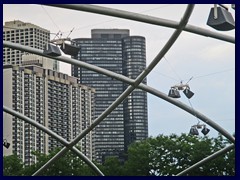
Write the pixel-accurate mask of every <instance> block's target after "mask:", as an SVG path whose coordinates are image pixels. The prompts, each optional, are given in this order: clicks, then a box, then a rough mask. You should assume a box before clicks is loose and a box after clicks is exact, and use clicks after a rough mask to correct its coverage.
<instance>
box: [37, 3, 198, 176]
mask: <svg viewBox="0 0 240 180" xmlns="http://www.w3.org/2000/svg"><path fill="white" fill-rule="evenodd" d="M193 8H194V5H188V6H187V9H186V11H185V13H184V16H183V18H182V20H181V21H180V23H179V29H177V30H175V31H174V33H173V34H172V36H171V37H170V39H169V40H168V41H167V43H166V44H165V46H164V47H163V49H162V50H161V51H160V52H159V53H158V55H157V56H156V57H155V58H154V60H153V61H152V62H151V63H150V65H149V66H148V67H147V68H146V69H145V70H144V71H143V72H142V73H141V74H140V75H139V76H138V77H137V78H136V80H135V81H134V84H133V85H129V86H128V88H127V89H126V90H125V91H124V92H123V93H122V94H121V95H120V96H119V97H118V98H117V99H116V100H115V101H114V102H113V103H112V104H111V105H110V106H109V107H108V108H107V109H106V110H105V111H104V112H103V113H102V114H101V115H100V116H99V117H98V118H96V119H95V120H94V121H93V123H92V124H91V125H90V126H89V127H88V128H86V129H84V130H83V132H82V133H81V134H79V135H78V136H77V137H76V138H75V139H74V140H73V141H72V142H71V143H70V145H69V146H70V147H71V146H74V145H75V144H76V143H78V141H80V140H81V139H82V138H83V137H84V136H85V135H86V134H87V133H89V132H90V131H91V130H92V129H93V128H94V127H96V126H97V125H98V124H99V123H100V122H101V121H103V119H104V118H105V117H107V116H108V115H109V114H110V113H111V112H112V111H113V110H114V109H115V108H116V107H117V106H118V105H119V104H120V103H121V102H122V101H123V100H124V99H125V98H126V97H127V96H128V95H129V94H131V92H132V91H133V90H134V89H135V88H136V87H137V86H138V85H139V84H140V83H141V81H142V80H143V79H144V78H145V77H146V76H147V75H148V74H149V73H150V72H151V70H152V69H153V68H154V67H155V66H156V65H157V64H158V62H159V61H160V60H161V59H162V58H163V57H164V55H165V54H166V53H167V52H168V50H169V49H170V48H171V47H172V45H173V44H174V43H175V41H176V40H177V38H178V37H179V36H180V34H181V32H182V29H183V28H184V27H185V26H186V24H187V22H188V19H189V18H190V16H191V13H192V11H193ZM66 148H67V147H64V148H63V149H62V151H61V152H65V151H66V150H65V149H66ZM61 152H60V153H58V154H56V155H55V156H54V158H55V159H57V158H59V157H61V156H62V153H61ZM54 158H52V159H50V160H49V161H48V162H47V163H46V164H45V165H44V166H42V167H41V168H39V170H38V172H39V173H40V172H41V171H42V170H43V169H44V168H46V167H48V166H50V165H51V163H53V162H54V161H55V159H54Z"/></svg>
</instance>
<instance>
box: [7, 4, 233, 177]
mask: <svg viewBox="0 0 240 180" xmlns="http://www.w3.org/2000/svg"><path fill="white" fill-rule="evenodd" d="M51 6H56V7H63V8H70V9H76V10H82V11H88V12H94V13H99V14H105V15H111V16H116V17H122V18H125V19H132V20H136V21H141V22H146V23H150V24H156V23H153V22H154V20H153V19H152V18H154V17H151V18H149V19H151V20H152V22H150V21H148V20H144V17H142V16H144V15H139V14H138V16H136V13H130V12H126V11H120V10H117V11H116V10H114V9H111V8H107V9H105V8H103V7H99V6H93V5H51ZM91 8H92V9H91ZM193 8H194V5H188V7H187V9H186V11H185V14H184V16H183V18H182V19H181V21H180V22H179V23H176V22H171V21H169V20H163V19H160V18H156V19H158V21H159V22H160V23H158V24H156V25H161V26H167V27H171V28H175V29H176V30H175V32H174V33H173V34H172V36H171V37H170V39H169V40H168V42H167V43H166V45H165V46H164V47H163V49H162V50H161V51H160V52H159V54H158V55H157V56H156V57H155V58H154V60H153V61H152V62H151V64H150V65H149V66H148V67H147V68H146V69H145V70H144V71H143V72H142V73H141V74H140V75H139V76H138V77H137V78H136V79H135V80H132V79H130V78H127V77H125V76H123V75H120V74H116V73H114V72H111V71H108V70H106V69H103V68H99V67H96V66H93V65H90V64H87V63H84V62H79V61H76V60H74V59H70V58H66V57H62V56H61V57H56V58H54V59H56V60H59V61H63V62H67V63H70V64H74V65H77V66H82V67H85V68H87V69H91V70H93V71H96V72H99V73H102V74H105V75H108V76H110V77H113V78H115V79H118V80H120V81H123V82H126V83H128V84H130V85H129V87H128V88H127V89H126V90H125V91H124V92H123V93H122V94H121V95H120V96H119V97H118V98H117V99H116V100H115V101H114V102H113V103H112V104H111V105H110V106H109V107H108V108H107V109H106V110H105V111H104V112H103V113H102V114H101V115H100V116H99V117H98V118H97V119H95V121H94V122H93V123H92V124H91V125H90V127H88V128H86V129H85V130H84V131H83V132H82V133H81V134H79V135H78V136H77V137H76V138H75V139H74V140H73V141H72V142H67V141H66V140H64V139H63V138H61V137H59V136H58V135H56V134H55V133H53V132H51V130H48V129H47V128H46V127H44V126H43V127H42V126H41V125H39V124H38V123H36V122H35V123H33V122H31V119H29V118H28V119H27V117H24V116H23V115H21V114H20V113H17V112H14V111H13V110H10V109H9V108H7V107H4V111H5V112H7V113H10V114H12V115H15V116H17V117H19V118H21V119H22V120H24V121H27V122H29V123H31V124H32V125H34V126H35V127H37V128H39V129H41V130H43V131H44V132H46V133H48V134H49V135H51V136H53V137H54V138H56V139H57V140H58V141H60V142H61V143H62V144H63V145H64V146H65V147H64V148H63V149H62V150H61V151H60V152H59V153H58V154H56V155H55V156H54V157H53V158H52V159H50V160H49V161H48V162H47V163H46V164H45V165H44V166H42V167H41V168H40V169H39V170H38V171H37V172H35V173H34V174H33V175H38V174H39V173H41V172H42V171H43V170H44V169H46V168H47V167H49V165H51V163H53V162H55V161H56V160H57V159H58V158H60V157H61V156H62V155H63V154H65V153H66V152H67V151H68V150H69V149H71V150H72V151H74V152H75V153H77V155H79V157H80V158H81V159H83V160H84V161H85V162H86V163H87V164H88V165H89V166H90V167H91V168H92V169H93V170H94V171H95V172H97V173H98V174H99V175H103V173H102V172H101V171H100V170H99V169H98V168H97V167H96V166H95V165H94V164H93V163H92V162H91V161H90V160H88V159H87V158H86V157H85V156H84V155H83V154H82V153H81V152H80V151H78V150H77V149H76V148H75V147H74V145H75V144H76V143H77V142H78V141H79V140H81V138H83V137H84V136H85V135H86V134H87V133H89V132H90V131H91V130H92V129H93V128H94V127H96V126H97V125H98V124H99V123H100V122H101V121H102V120H104V118H105V117H107V115H108V114H109V113H111V111H113V110H114V109H115V108H116V107H117V106H118V105H119V104H120V103H121V102H122V101H123V100H124V99H125V98H126V97H127V96H128V95H129V94H130V93H131V92H132V91H133V90H134V89H135V88H140V89H142V90H145V91H147V92H149V93H151V94H153V95H155V96H158V97H160V98H162V99H164V100H166V101H168V102H170V103H172V104H174V105H176V106H178V107H180V108H182V109H183V110H185V111H187V112H189V113H191V114H192V115H196V116H197V117H198V118H199V119H201V120H203V121H204V122H205V123H207V124H209V125H210V126H212V127H213V128H214V129H216V130H217V131H219V132H221V133H222V134H223V135H224V136H225V137H227V138H228V139H229V140H230V141H231V142H233V143H235V138H234V137H233V136H232V135H231V134H229V133H228V132H227V131H226V130H224V129H223V128H222V127H220V126H219V125H217V124H216V123H215V122H214V121H212V120H210V119H209V118H207V117H206V116H204V115H202V114H201V113H199V112H197V111H196V110H194V109H192V108H190V107H188V106H187V105H184V104H183V103H181V102H180V101H177V100H174V99H172V98H169V97H168V96H166V95H165V94H164V93H161V92H160V91H158V90H156V89H153V88H151V87H149V86H147V85H144V84H142V83H141V81H142V80H143V79H144V78H145V77H146V76H147V75H148V74H149V73H150V72H151V70H152V69H153V68H154V67H155V66H156V65H157V63H158V62H159V61H160V60H161V59H162V57H163V56H164V55H165V54H166V53H167V52H168V50H169V49H170V48H171V46H172V45H173V44H174V42H175V41H176V39H177V38H178V37H179V35H180V34H181V32H182V31H183V30H185V31H189V32H193V33H195V34H199V35H205V36H209V37H213V38H216V39H220V40H223V41H227V42H231V43H235V39H234V38H232V37H229V36H225V35H222V34H217V33H212V32H210V31H207V30H204V29H199V28H196V27H193V26H190V25H187V22H188V19H189V18H190V16H191V13H192V11H193ZM113 10H114V11H113ZM110 11H111V13H110ZM104 12H105V13H104ZM113 12H116V13H120V15H117V14H114V13H113ZM133 17H137V18H136V19H134V18H133ZM138 17H139V18H138ZM148 17H149V16H148ZM171 24H172V25H171ZM191 29H192V30H191ZM196 29H198V30H196ZM3 45H4V46H6V47H10V48H14V49H19V50H23V51H27V52H31V53H35V54H38V55H41V56H44V55H43V52H42V51H41V50H37V49H34V48H29V47H24V46H21V45H16V44H14V43H10V42H5V41H4V42H3ZM45 56H46V55H45ZM47 57H48V56H47ZM51 58H52V57H51ZM32 121H33V120H32ZM233 148H234V144H232V145H230V146H229V147H228V148H224V149H222V150H220V151H219V152H216V153H214V154H212V155H210V156H209V157H207V158H205V159H204V160H202V161H200V162H198V163H196V164H195V165H193V166H191V167H189V168H188V169H187V170H185V171H183V172H181V173H179V174H178V175H182V174H183V173H186V172H187V171H190V170H191V169H193V168H196V167H198V166H199V165H201V164H203V163H206V162H208V161H209V160H211V159H213V158H215V157H217V156H219V155H220V154H223V153H225V152H227V151H229V150H231V149H233Z"/></svg>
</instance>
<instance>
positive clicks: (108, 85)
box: [72, 29, 148, 163]
mask: <svg viewBox="0 0 240 180" xmlns="http://www.w3.org/2000/svg"><path fill="white" fill-rule="evenodd" d="M73 44H74V45H77V46H79V47H80V51H79V53H78V55H77V56H75V57H74V59H78V60H79V61H83V62H87V63H89V64H93V65H96V66H99V67H102V68H105V69H107V70H110V71H113V72H116V73H119V74H122V75H125V76H127V77H129V78H132V79H135V78H136V77H137V76H138V75H139V74H140V73H141V72H142V71H143V70H144V69H145V67H146V50H145V49H146V48H145V38H144V37H141V36H130V35H129V30H128V29H93V30H92V37H91V38H77V39H74V40H73ZM72 75H73V76H75V77H78V78H79V79H80V83H81V84H85V85H87V86H90V87H93V88H94V89H96V93H95V103H96V107H95V115H96V116H95V118H97V117H98V116H99V115H101V113H102V112H103V111H104V110H105V109H107V108H108V107H109V106H110V105H111V104H112V103H113V102H114V101H115V100H116V99H117V98H118V97H119V95H120V94H122V92H123V91H124V90H125V89H126V88H127V86H128V85H127V84H125V83H123V82H121V81H118V80H116V79H113V78H111V77H108V76H105V75H103V74H99V73H96V72H93V71H90V70H87V69H85V68H81V67H76V66H74V65H72ZM143 83H146V79H144V81H143ZM147 137H148V117H147V93H146V92H144V91H142V90H138V89H136V90H134V91H133V92H132V93H131V94H130V95H129V96H128V97H127V98H126V99H125V100H124V102H123V103H121V104H120V105H119V106H118V107H117V108H116V109H115V110H113V112H112V113H111V114H109V115H108V116H107V117H106V118H105V119H104V120H103V121H102V122H101V123H100V124H99V125H98V126H97V127H96V129H95V139H94V140H93V143H94V147H95V159H96V160H97V161H98V162H100V163H102V162H104V160H105V159H106V157H109V156H119V157H120V158H121V157H123V156H122V155H123V154H124V151H126V150H127V147H128V146H129V145H130V144H131V143H132V142H134V141H136V140H142V139H146V138H147Z"/></svg>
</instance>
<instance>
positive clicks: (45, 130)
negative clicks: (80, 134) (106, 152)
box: [3, 106, 104, 176]
mask: <svg viewBox="0 0 240 180" xmlns="http://www.w3.org/2000/svg"><path fill="white" fill-rule="evenodd" d="M3 111H4V112H6V113H9V114H11V115H13V116H16V117H18V118H20V119H22V120H23V121H25V122H27V123H29V124H31V125H33V126H34V127H36V128H38V129H40V130H42V131H43V132H45V133H47V134H48V135H50V136H51V137H53V138H55V139H57V140H58V141H59V142H61V143H62V144H63V145H64V146H65V148H64V152H67V151H68V150H69V149H68V148H67V147H68V146H69V144H70V143H69V142H68V141H67V140H65V139H64V138H62V137H61V136H59V135H58V134H56V133H55V132H53V131H52V130H50V129H48V128H46V127H45V126H43V125H42V124H39V123H38V122H36V121H34V120H32V119H30V118H29V117H27V116H24V115H23V114H21V113H19V112H17V111H14V110H12V109H11V108H9V107H6V106H3ZM70 148H71V150H72V151H73V152H75V153H76V154H77V155H78V156H79V157H80V159H82V160H83V161H84V162H85V163H86V164H88V165H89V167H90V168H92V169H93V170H94V171H95V172H96V173H97V174H98V175H101V176H104V174H103V173H102V172H101V171H100V170H99V168H98V167H97V166H96V165H95V164H94V163H92V161H91V160H89V159H88V158H87V157H86V156H85V155H84V154H83V153H82V152H80V151H79V150H78V149H77V148H76V147H70ZM62 153H63V152H62V151H60V152H58V154H62ZM59 157H60V156H59ZM54 159H55V158H54ZM56 159H57V158H56ZM56 159H55V160H56ZM38 174H39V172H38V171H37V172H35V173H34V174H33V175H34V176H35V175H38Z"/></svg>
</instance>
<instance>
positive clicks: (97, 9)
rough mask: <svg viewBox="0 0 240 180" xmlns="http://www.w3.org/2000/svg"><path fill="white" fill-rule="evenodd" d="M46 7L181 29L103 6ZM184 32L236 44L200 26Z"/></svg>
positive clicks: (189, 26)
mask: <svg viewBox="0 0 240 180" xmlns="http://www.w3.org/2000/svg"><path fill="white" fill-rule="evenodd" d="M44 5H46V6H53V7H59V8H65V9H72V10H78V11H85V12H91V13H97V14H103V15H107V16H114V17H119V18H123V19H130V20H134V21H139V22H143V23H148V24H153V25H159V26H165V27H169V28H174V29H177V28H178V27H179V23H178V22H176V21H173V20H167V19H162V18H158V17H153V16H148V15H143V14H139V13H133V12H128V11H124V10H118V9H113V8H107V7H102V6H96V5H88V4H44ZM184 31H187V32H190V33H194V34H198V35H201V36H206V37H211V38H214V39H218V40H223V41H226V42H230V43H234V44H235V38H234V37H231V36H228V35H224V34H220V33H217V32H212V31H210V30H207V29H204V28H200V27H198V26H193V25H186V27H184Z"/></svg>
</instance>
